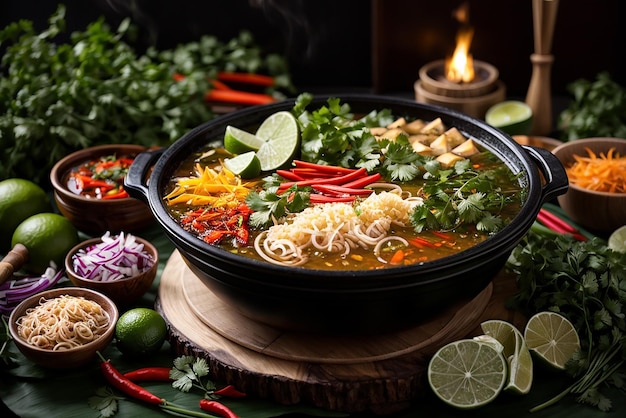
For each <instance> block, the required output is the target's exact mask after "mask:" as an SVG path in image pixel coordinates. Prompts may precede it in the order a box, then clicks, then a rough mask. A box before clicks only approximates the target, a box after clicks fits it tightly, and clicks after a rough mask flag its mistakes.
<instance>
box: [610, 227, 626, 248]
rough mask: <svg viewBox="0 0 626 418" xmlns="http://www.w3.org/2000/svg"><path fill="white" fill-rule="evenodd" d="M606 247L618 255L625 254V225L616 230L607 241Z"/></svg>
mask: <svg viewBox="0 0 626 418" xmlns="http://www.w3.org/2000/svg"><path fill="white" fill-rule="evenodd" d="M607 245H608V247H609V248H610V249H611V250H613V251H617V252H619V253H626V225H624V226H620V227H619V228H617V229H616V230H615V231H613V233H612V234H611V235H609V240H608V241H607Z"/></svg>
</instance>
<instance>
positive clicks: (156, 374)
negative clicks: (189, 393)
mask: <svg viewBox="0 0 626 418" xmlns="http://www.w3.org/2000/svg"><path fill="white" fill-rule="evenodd" d="M124 377H125V378H127V379H128V380H130V381H131V382H169V381H170V380H172V379H171V378H170V369H169V368H167V367H144V368H142V369H137V370H133V371H131V372H127V373H124Z"/></svg>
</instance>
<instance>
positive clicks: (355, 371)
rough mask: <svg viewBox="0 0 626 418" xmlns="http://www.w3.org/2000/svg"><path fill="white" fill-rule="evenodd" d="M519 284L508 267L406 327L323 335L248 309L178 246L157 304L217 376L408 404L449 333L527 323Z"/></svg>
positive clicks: (339, 405)
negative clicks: (218, 288) (512, 299)
mask: <svg viewBox="0 0 626 418" xmlns="http://www.w3.org/2000/svg"><path fill="white" fill-rule="evenodd" d="M514 291H515V283H514V279H513V278H512V277H511V276H509V275H506V274H504V273H502V274H500V275H499V276H498V277H496V279H495V280H494V281H493V283H491V284H490V285H489V286H487V287H486V288H485V289H484V290H483V291H482V292H481V293H480V294H478V295H477V296H476V297H474V298H473V299H470V300H467V301H463V302H461V303H458V304H456V305H454V306H451V307H449V308H448V309H445V310H443V311H442V312H438V313H437V314H436V315H433V316H432V317H429V318H426V319H425V320H424V322H423V323H419V324H416V325H414V326H412V327H411V328H408V329H404V330H401V331H395V332H389V333H386V334H376V335H345V336H342V335H320V334H307V333H303V332H294V331H285V330H280V329H276V328H273V327H271V326H268V325H265V324H263V323H260V322H256V321H254V320H252V319H250V318H247V317H246V316H243V315H242V314H241V313H239V312H238V311H237V310H236V309H234V308H233V307H232V306H229V305H227V304H226V303H224V302H223V301H222V300H221V299H219V298H218V297H217V296H216V295H215V294H214V293H213V292H212V291H211V290H210V289H209V288H208V287H206V286H205V285H204V284H203V283H202V281H201V280H200V279H199V278H198V277H196V276H195V274H194V273H193V272H191V270H190V269H189V268H188V267H187V265H186V264H185V262H184V260H183V258H182V257H181V256H180V254H179V253H178V251H174V252H173V253H172V255H171V257H170V258H169V260H168V262H167V264H166V266H165V268H164V270H163V273H162V275H161V279H160V284H159V292H158V298H157V304H156V307H157V310H158V311H159V312H160V313H161V314H162V315H163V317H164V318H165V320H166V321H167V323H168V325H169V329H170V343H171V345H172V347H173V349H174V351H175V352H176V353H177V355H183V354H185V355H194V356H198V357H203V358H206V359H207V361H208V362H209V365H210V368H211V372H212V373H213V376H215V379H216V380H219V381H225V382H228V383H232V384H234V385H236V386H237V387H238V388H240V389H241V390H243V391H245V392H247V393H248V394H250V395H253V396H258V397H262V398H267V399H271V400H274V401H276V402H279V403H281V404H285V405H290V404H295V403H299V402H305V403H308V404H311V405H313V406H317V407H320V408H326V409H330V410H335V411H346V412H361V411H370V412H374V413H389V412H393V411H397V410H402V409H404V408H406V407H408V406H409V403H410V402H411V401H412V400H414V399H415V398H417V397H418V396H419V395H420V393H422V391H423V390H424V387H425V386H426V383H425V380H424V379H425V372H426V368H427V365H428V361H429V359H430V356H432V354H433V353H434V352H435V351H436V350H437V349H439V348H440V347H442V346H443V345H445V344H447V343H448V342H451V341H454V340H457V339H460V338H464V337H472V336H475V335H479V334H480V330H479V325H480V322H482V321H483V320H485V319H492V318H499V319H504V320H508V321H510V322H513V323H515V324H516V325H518V326H523V321H524V319H523V318H521V316H520V315H519V314H516V313H515V312H512V311H507V310H506V309H505V308H504V300H505V299H506V297H508V296H509V295H510V294H512V293H513V292H514Z"/></svg>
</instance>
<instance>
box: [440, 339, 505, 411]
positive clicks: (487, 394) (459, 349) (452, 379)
mask: <svg viewBox="0 0 626 418" xmlns="http://www.w3.org/2000/svg"><path fill="white" fill-rule="evenodd" d="M506 375H507V366H506V361H505V360H504V357H502V355H501V354H500V353H499V352H498V350H496V349H495V348H494V347H493V345H491V344H489V343H485V342H482V341H476V340H470V339H465V340H459V341H455V342H452V343H449V344H447V345H445V346H443V347H442V348H440V349H439V351H437V352H436V353H435V354H434V356H433V357H432V358H431V360H430V362H429V363H428V383H429V384H430V387H431V389H432V390H433V392H435V394H436V395H437V397H439V399H441V400H442V401H444V402H445V403H447V404H448V405H451V406H453V407H455V408H459V409H472V408H477V407H479V406H482V405H486V404H488V403H489V402H491V401H493V400H494V399H495V398H496V397H497V396H498V394H499V393H500V392H501V391H502V388H503V387H504V384H505V382H506Z"/></svg>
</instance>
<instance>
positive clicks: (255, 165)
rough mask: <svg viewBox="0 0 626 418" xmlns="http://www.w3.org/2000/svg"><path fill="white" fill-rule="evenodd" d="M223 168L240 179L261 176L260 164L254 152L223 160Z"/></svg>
mask: <svg viewBox="0 0 626 418" xmlns="http://www.w3.org/2000/svg"><path fill="white" fill-rule="evenodd" d="M224 166H225V167H226V168H227V169H229V170H230V171H232V172H233V173H235V174H237V175H238V176H239V177H241V178H242V179H251V178H254V177H257V176H258V175H259V174H261V162H260V161H259V159H258V158H257V156H256V153H255V152H254V151H248V152H244V153H243V154H239V155H237V156H236V157H233V158H227V159H225V160H224Z"/></svg>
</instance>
